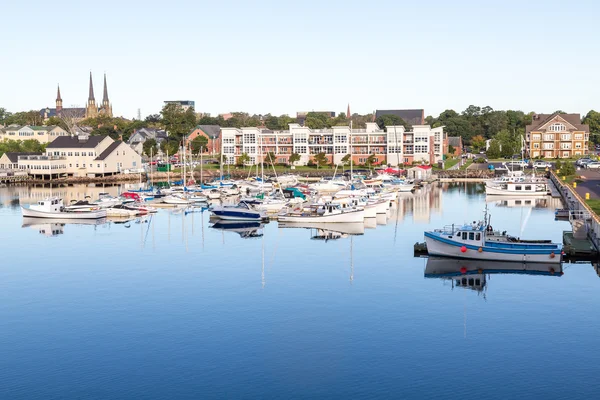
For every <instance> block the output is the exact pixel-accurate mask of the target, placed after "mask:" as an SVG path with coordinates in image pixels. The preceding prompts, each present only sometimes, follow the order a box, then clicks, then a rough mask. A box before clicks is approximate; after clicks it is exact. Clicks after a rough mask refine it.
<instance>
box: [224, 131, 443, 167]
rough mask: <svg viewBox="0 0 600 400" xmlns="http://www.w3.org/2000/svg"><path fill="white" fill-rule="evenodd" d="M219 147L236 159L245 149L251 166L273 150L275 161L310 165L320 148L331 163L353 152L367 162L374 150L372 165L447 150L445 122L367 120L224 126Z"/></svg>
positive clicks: (427, 158) (438, 156)
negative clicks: (282, 127)
mask: <svg viewBox="0 0 600 400" xmlns="http://www.w3.org/2000/svg"><path fill="white" fill-rule="evenodd" d="M221 142H222V144H221V146H222V147H221V148H222V153H223V157H224V161H225V162H226V163H228V164H236V163H237V160H238V159H239V157H240V156H241V155H242V154H244V153H245V154H247V155H248V157H249V161H248V162H247V164H248V165H253V164H256V163H258V162H260V161H261V160H265V161H269V160H268V159H267V158H266V157H267V155H268V154H269V153H273V154H274V155H275V158H276V160H274V162H275V163H280V164H287V163H289V157H290V156H291V155H292V154H293V153H296V154H298V155H299V156H300V160H299V161H298V162H297V164H298V165H306V164H308V163H309V162H311V161H313V160H314V157H315V156H316V155H317V154H319V153H324V154H325V156H326V157H327V160H328V162H329V163H334V164H341V163H342V159H344V157H346V155H350V156H351V157H352V160H353V161H354V163H355V164H365V163H366V162H367V159H368V158H369V157H370V156H371V155H373V156H374V157H373V158H374V160H373V162H374V164H384V163H387V164H391V165H398V164H412V163H413V162H424V163H430V164H432V163H435V162H438V161H440V160H442V159H443V156H444V154H446V152H447V150H448V140H447V136H446V133H444V127H438V128H431V127H430V126H429V125H414V126H413V129H412V130H411V131H406V130H405V128H404V126H388V127H387V129H386V130H383V129H380V128H379V126H378V125H377V124H376V123H373V122H370V123H367V124H366V127H365V128H364V129H351V128H350V127H349V126H334V127H332V128H330V129H310V128H308V127H305V126H301V125H300V124H290V125H289V130H286V131H272V130H266V129H260V128H256V127H249V128H222V129H221Z"/></svg>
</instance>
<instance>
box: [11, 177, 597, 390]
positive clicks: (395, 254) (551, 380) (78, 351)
mask: <svg viewBox="0 0 600 400" xmlns="http://www.w3.org/2000/svg"><path fill="white" fill-rule="evenodd" d="M48 191H49V189H28V188H3V189H0V204H1V206H2V208H0V246H1V249H2V253H1V254H2V258H1V260H2V263H1V265H2V267H1V270H2V276H1V277H0V298H1V301H0V354H1V357H0V398H2V399H59V398H61V399H64V398H77V399H84V398H85V399H109V398H121V399H138V398H139V399H163V398H172V399H179V398H189V399H206V398H451V399H459V398H460V399H465V398H477V399H479V398H485V399H508V398H540V399H542V398H543V399H559V398H565V399H590V398H595V397H597V396H598V393H600V383H599V382H598V380H597V373H596V371H595V367H596V365H597V364H598V362H599V361H600V351H599V350H600V348H599V347H600V346H599V345H598V339H597V337H596V334H597V333H598V332H600V320H599V319H598V318H597V307H598V304H600V278H599V277H598V275H597V273H596V271H595V270H594V268H593V267H592V266H591V265H589V264H577V265H568V264H567V265H565V266H564V269H563V272H564V275H562V276H560V273H559V271H557V273H555V274H554V275H553V276H551V275H525V274H493V275H488V276H485V277H484V279H485V280H484V281H480V282H479V283H480V285H479V286H478V287H477V288H462V287H457V286H456V284H454V285H453V282H452V280H450V279H445V278H442V277H435V273H434V274H433V275H432V274H430V272H431V270H430V268H428V271H427V276H425V275H426V267H427V260H426V259H422V258H421V259H419V258H413V254H412V251H413V244H414V243H415V242H417V241H423V231H424V230H427V229H430V228H436V227H441V226H442V225H445V224H449V223H452V222H465V221H470V220H474V219H479V218H480V217H481V215H482V210H483V208H484V207H485V195H483V194H481V193H480V192H481V186H477V185H470V186H467V185H455V186H446V187H444V188H439V187H430V188H428V189H426V190H422V191H421V192H419V193H416V194H415V195H411V196H407V197H405V198H403V199H402V200H401V201H400V203H399V205H398V208H397V209H396V210H394V211H393V213H392V214H391V215H390V218H388V219H387V220H386V219H379V220H378V221H376V222H374V223H373V224H372V228H367V229H365V231H364V235H360V236H352V237H342V238H340V239H338V240H327V241H325V240H316V239H312V237H313V236H315V235H317V234H320V233H322V232H319V231H315V230H308V229H279V228H278V226H277V223H270V224H267V225H265V226H264V227H263V228H261V229H259V230H257V231H255V232H250V233H243V232H242V233H241V234H240V233H236V232H231V231H223V230H219V229H215V228H212V227H211V225H212V223H210V222H209V219H208V217H209V216H208V213H207V212H204V213H202V212H194V213H188V214H185V213H183V212H181V211H173V210H161V211H160V212H159V213H158V214H157V215H155V216H153V217H152V218H150V219H147V220H146V221H142V222H140V221H138V222H137V223H136V221H132V222H130V223H128V224H114V223H108V224H104V225H99V226H92V225H87V226H86V225H65V226H60V225H55V226H51V225H49V224H48V225H34V226H25V227H22V224H23V219H22V217H21V215H20V210H19V208H18V205H19V198H21V201H22V202H23V203H29V202H32V201H35V200H36V199H37V198H39V197H43V196H44V195H45V193H47V192H48ZM100 191H106V189H94V188H83V187H81V188H66V189H58V190H57V189H55V190H54V192H55V193H59V194H60V195H61V196H63V197H65V198H67V199H71V198H84V197H85V195H86V194H89V195H91V196H92V197H94V198H95V197H97V193H98V192H100ZM109 191H113V192H116V191H117V188H111V189H109ZM537 203H538V204H537V205H536V207H535V208H534V207H530V206H529V205H528V206H527V207H508V206H501V205H498V204H496V203H495V202H491V203H488V204H489V205H490V207H491V212H492V218H493V219H492V223H493V225H494V228H496V229H503V230H504V229H506V230H508V231H509V233H512V234H514V235H516V236H521V237H523V238H550V239H553V240H556V241H560V240H561V239H562V236H561V232H562V230H566V229H568V228H569V224H568V223H565V222H554V218H553V212H554V208H555V207H558V206H559V204H556V201H555V200H554V201H553V200H542V201H539V202H537ZM198 211H199V210H198ZM261 234H263V236H260V235H261ZM447 266H448V264H446V267H447ZM434 267H435V266H434ZM438 267H440V266H439V265H438ZM441 267H442V268H445V266H444V265H443V264H442V265H441ZM455 269H456V268H455ZM436 270H437V269H436V268H433V271H434V272H435V271H436ZM542 272H544V273H546V274H547V273H548V271H547V270H544V271H542Z"/></svg>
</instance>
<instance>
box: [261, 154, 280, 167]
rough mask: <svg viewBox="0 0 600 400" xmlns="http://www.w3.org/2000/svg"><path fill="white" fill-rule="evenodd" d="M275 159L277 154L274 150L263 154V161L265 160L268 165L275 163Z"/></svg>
mask: <svg viewBox="0 0 600 400" xmlns="http://www.w3.org/2000/svg"><path fill="white" fill-rule="evenodd" d="M275 161H277V156H276V155H275V153H274V152H272V151H270V152H268V153H267V154H265V158H264V162H266V163H267V164H269V165H275Z"/></svg>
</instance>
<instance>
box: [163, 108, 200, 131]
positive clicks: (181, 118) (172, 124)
mask: <svg viewBox="0 0 600 400" xmlns="http://www.w3.org/2000/svg"><path fill="white" fill-rule="evenodd" d="M160 113H161V115H162V125H163V127H164V129H165V130H166V131H167V132H169V136H172V137H174V138H176V139H179V140H181V138H183V137H184V136H185V135H187V134H188V133H189V132H190V131H191V130H192V129H194V127H195V126H196V114H195V113H194V109H193V108H192V107H190V108H188V109H187V110H185V111H184V110H183V108H182V107H181V106H180V105H178V104H174V103H170V104H166V105H165V106H164V107H163V109H162V111H161V112H160Z"/></svg>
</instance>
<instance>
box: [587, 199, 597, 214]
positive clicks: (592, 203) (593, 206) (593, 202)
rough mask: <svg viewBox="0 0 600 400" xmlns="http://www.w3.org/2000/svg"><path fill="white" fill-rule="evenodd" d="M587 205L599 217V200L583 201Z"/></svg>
mask: <svg viewBox="0 0 600 400" xmlns="http://www.w3.org/2000/svg"><path fill="white" fill-rule="evenodd" d="M585 202H586V203H587V205H588V206H589V207H590V208H591V209H592V211H594V212H595V213H596V215H600V199H589V200H586V201H585Z"/></svg>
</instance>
